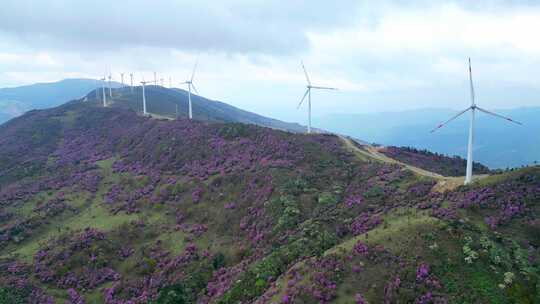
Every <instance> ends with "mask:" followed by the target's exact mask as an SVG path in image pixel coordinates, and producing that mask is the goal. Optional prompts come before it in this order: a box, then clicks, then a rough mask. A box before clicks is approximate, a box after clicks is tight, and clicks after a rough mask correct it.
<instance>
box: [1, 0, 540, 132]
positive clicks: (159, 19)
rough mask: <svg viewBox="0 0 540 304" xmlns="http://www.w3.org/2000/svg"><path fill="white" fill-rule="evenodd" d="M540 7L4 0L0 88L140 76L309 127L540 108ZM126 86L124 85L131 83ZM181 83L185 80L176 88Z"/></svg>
mask: <svg viewBox="0 0 540 304" xmlns="http://www.w3.org/2000/svg"><path fill="white" fill-rule="evenodd" d="M538 2H539V1H510V0H508V1H505V0H498V1H497V0H493V1H488V0H485V1H484V0H475V1H468V0H462V1H458V0H456V1H435V0H429V1H428V0H425V1H384V0H383V1H381V0H376V1H359V0H336V1H328V0H324V1H323V0H306V1H300V0H298V1H296V0H290V1H278V0H276V1H263V0H220V1H216V0H197V1H183V0H181V1H171V0H168V1H166V0H153V1H143V0H133V1H110V0H107V1H104V0H94V1H74V0H48V1H41V0H34V1H29V0H2V3H1V4H0V87H7V86H17V85H22V84H29V83H34V82H48V81H55V80H60V79H63V78H68V77H93V78H97V77H102V76H103V75H104V74H105V73H108V71H109V70H110V71H111V72H112V75H113V77H114V78H115V79H116V80H118V81H119V80H120V73H121V72H124V73H126V74H128V73H130V72H133V73H134V74H135V79H136V81H137V82H138V81H140V80H141V78H142V77H145V78H146V79H147V80H148V79H153V72H154V71H156V72H157V73H158V75H159V77H160V78H161V77H163V78H165V79H166V81H165V82H166V83H168V78H169V77H172V79H173V81H174V83H178V82H180V81H183V80H185V79H186V78H188V76H189V74H190V73H191V69H192V67H193V64H194V63H195V61H196V58H197V57H199V61H200V62H199V69H198V71H197V75H196V78H195V81H196V86H197V88H198V90H199V92H200V93H201V95H203V96H205V97H209V98H213V99H218V100H222V101H225V102H228V103H230V104H233V105H235V106H239V107H242V108H244V109H247V110H252V111H256V112H259V113H261V114H265V115H270V116H273V117H276V118H281V119H287V120H296V121H301V122H303V120H304V119H303V118H304V116H305V109H300V110H297V109H296V106H297V103H298V101H299V100H300V98H301V97H302V95H303V93H304V90H305V88H304V86H305V78H304V75H303V73H302V70H301V66H300V61H301V60H304V62H305V65H306V67H307V69H308V71H309V73H310V75H311V78H312V81H313V82H314V83H315V84H321V85H328V86H335V87H338V88H339V89H340V90H339V91H337V92H318V91H317V92H314V93H313V109H314V115H315V116H320V115H324V114H325V113H330V112H348V113H351V112H358V113H364V112H375V111H392V110H405V109H415V108H424V107H443V108H455V109H459V108H464V107H466V106H467V105H468V104H469V99H468V96H469V93H468V87H467V85H468V82H467V81H468V80H467V77H468V76H467V57H469V56H470V57H472V60H473V73H474V77H475V84H476V91H477V95H478V103H479V104H482V106H484V107H486V108H511V107H518V106H540V39H538V29H540V4H537V3H538ZM126 79H127V76H126ZM177 86H179V85H177Z"/></svg>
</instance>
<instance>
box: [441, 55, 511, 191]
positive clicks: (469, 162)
mask: <svg viewBox="0 0 540 304" xmlns="http://www.w3.org/2000/svg"><path fill="white" fill-rule="evenodd" d="M469 83H470V88H471V106H470V107H468V108H467V109H465V110H463V111H461V112H459V113H458V114H457V115H455V116H454V117H452V118H450V119H449V120H447V121H446V122H444V123H442V124H440V125H438V126H437V127H436V128H435V129H433V130H432V131H431V133H433V132H435V131H437V130H438V129H440V128H442V127H444V126H445V125H447V124H448V123H449V122H451V121H453V120H455V119H456V118H458V117H459V116H461V115H463V114H465V113H466V112H468V111H471V120H470V125H469V143H468V147H467V172H466V176H465V185H468V184H470V183H471V182H472V177H473V172H472V171H473V145H474V121H475V116H476V110H478V111H480V112H484V113H486V114H489V115H492V116H495V117H498V118H502V119H504V120H507V121H509V122H512V123H515V124H518V125H521V123H520V122H517V121H515V120H513V119H511V118H508V117H505V116H502V115H499V114H496V113H493V112H490V111H488V110H484V109H482V108H480V107H478V106H477V105H476V101H475V93H474V85H473V79H472V68H471V58H469Z"/></svg>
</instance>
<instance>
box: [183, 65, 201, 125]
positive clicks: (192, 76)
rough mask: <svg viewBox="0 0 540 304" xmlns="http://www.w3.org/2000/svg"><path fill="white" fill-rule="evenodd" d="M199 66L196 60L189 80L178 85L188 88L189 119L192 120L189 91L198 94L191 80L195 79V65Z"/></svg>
mask: <svg viewBox="0 0 540 304" xmlns="http://www.w3.org/2000/svg"><path fill="white" fill-rule="evenodd" d="M198 64H199V61H198V60H197V61H196V62H195V66H194V67H193V72H192V73H191V78H190V79H189V80H187V81H185V82H182V83H180V84H187V86H188V103H189V119H193V107H192V105H191V89H193V91H195V93H197V94H199V92H198V91H197V88H196V87H195V85H194V84H193V79H194V78H195V71H196V70H197V65H198Z"/></svg>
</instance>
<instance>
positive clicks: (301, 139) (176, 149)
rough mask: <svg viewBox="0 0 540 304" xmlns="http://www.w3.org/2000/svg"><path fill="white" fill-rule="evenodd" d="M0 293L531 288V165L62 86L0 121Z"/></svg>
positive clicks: (28, 296)
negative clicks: (197, 114)
mask: <svg viewBox="0 0 540 304" xmlns="http://www.w3.org/2000/svg"><path fill="white" fill-rule="evenodd" d="M0 163H1V166H0V168H1V169H0V303H538V301H540V281H539V279H538V278H539V275H540V272H539V271H540V268H539V264H538V258H539V249H538V248H539V246H540V238H539V236H540V222H539V221H538V214H539V211H540V205H539V201H540V168H537V167H536V168H526V169H523V170H517V171H514V172H509V173H505V174H501V175H496V176H492V177H489V178H486V179H483V180H482V181H480V182H478V183H476V184H474V185H472V186H470V187H459V188H457V189H455V190H452V191H449V192H444V193H440V192H436V191H433V187H434V186H435V184H436V183H437V180H434V179H430V178H427V177H423V176H419V175H416V174H414V173H413V172H411V171H408V170H406V169H404V168H402V167H400V166H399V165H395V164H387V163H384V162H380V161H377V160H375V159H372V158H370V157H368V156H366V155H360V154H355V153H353V152H351V151H350V150H349V149H347V148H346V147H345V145H344V143H343V141H342V139H340V138H338V137H335V136H331V135H302V134H295V133H287V132H283V131H278V130H272V129H267V128H262V127H257V126H253V125H245V124H238V123H208V122H201V121H189V120H185V119H179V120H173V121H169V120H157V119H152V118H147V117H141V116H138V115H137V114H135V113H134V112H133V111H131V110H126V109H123V108H120V107H110V108H101V107H96V106H95V104H94V103H92V102H87V103H82V102H72V103H70V104H67V105H65V106H62V107H59V108H55V109H51V110H45V111H33V112H30V113H28V114H26V115H24V116H22V117H20V118H18V119H14V120H12V121H10V122H9V123H8V124H5V125H2V126H0Z"/></svg>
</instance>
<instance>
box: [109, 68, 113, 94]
mask: <svg viewBox="0 0 540 304" xmlns="http://www.w3.org/2000/svg"><path fill="white" fill-rule="evenodd" d="M111 81H112V76H111V74H109V97H111V98H112V85H111Z"/></svg>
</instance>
